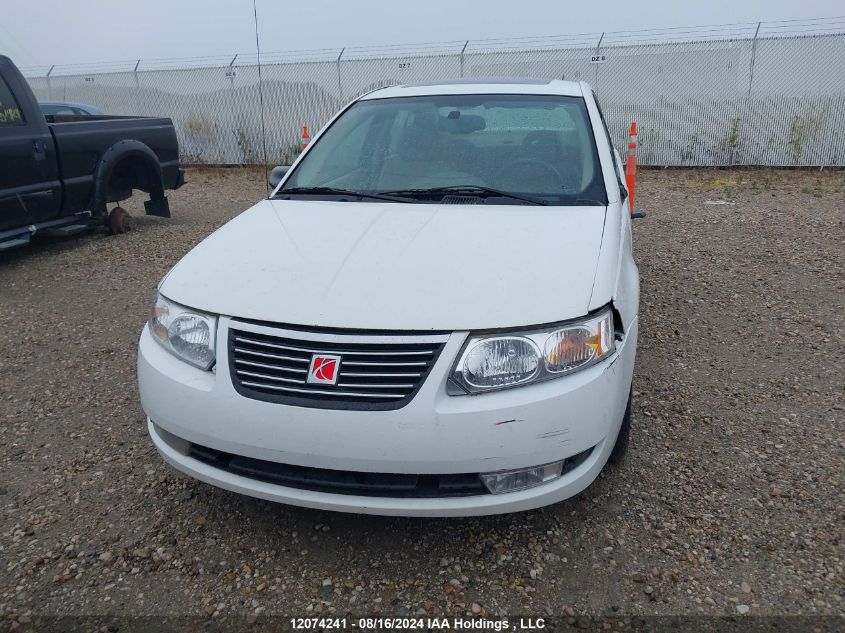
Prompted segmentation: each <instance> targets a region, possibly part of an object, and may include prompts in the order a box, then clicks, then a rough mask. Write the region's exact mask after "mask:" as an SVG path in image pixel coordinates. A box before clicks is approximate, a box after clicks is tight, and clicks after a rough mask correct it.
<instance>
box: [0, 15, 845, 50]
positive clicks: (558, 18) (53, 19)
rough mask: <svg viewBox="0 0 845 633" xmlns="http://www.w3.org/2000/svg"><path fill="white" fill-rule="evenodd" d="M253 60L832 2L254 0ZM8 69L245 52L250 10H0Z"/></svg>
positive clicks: (736, 18) (694, 20)
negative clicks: (260, 55) (11, 63)
mask: <svg viewBox="0 0 845 633" xmlns="http://www.w3.org/2000/svg"><path fill="white" fill-rule="evenodd" d="M257 2H258V16H259V27H260V34H261V47H262V52H270V51H284V50H297V49H310V48H340V47H343V46H368V45H380V44H411V43H418V42H442V41H454V40H467V39H489V38H503V37H522V36H542V35H568V34H578V33H593V32H601V31H619V30H628V29H641V28H663V27H676V26H697V25H710V24H727V23H737V22H756V21H759V20H764V21H765V20H791V19H803V18H817V17H832V16H840V15H843V14H845V7H843V6H842V2H841V0H802V1H798V0H705V1H703V2H687V1H684V0H652V1H649V0H625V1H620V0H604V1H602V2H592V1H584V0H578V1H577V2H572V1H567V0H519V1H516V0H417V1H408V0H357V1H355V0H298V1H296V2H294V1H292V0H257ZM3 4H4V8H3V11H2V13H0V53H3V54H6V55H9V56H10V57H12V59H14V60H15V61H16V62H17V63H18V65H19V66H41V65H51V64H70V63H79V62H104V61H114V60H129V59H136V58H144V59H150V58H169V57H196V56H210V55H229V54H234V53H252V52H254V50H255V33H254V30H253V29H254V26H253V16H252V0H226V1H225V2H223V1H222V0H220V1H212V0H129V1H127V0H100V1H96V0H75V1H74V2H66V1H64V0H63V1H61V2H59V1H55V0H54V1H48V2H44V1H37V0H36V1H35V2H32V1H26V0H25V1H17V2H16V1H12V0H5V1H4V3H3Z"/></svg>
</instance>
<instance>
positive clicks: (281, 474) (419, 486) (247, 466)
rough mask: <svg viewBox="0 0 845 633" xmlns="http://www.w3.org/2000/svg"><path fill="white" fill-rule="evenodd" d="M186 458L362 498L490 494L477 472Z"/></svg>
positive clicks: (199, 455) (202, 450)
mask: <svg viewBox="0 0 845 633" xmlns="http://www.w3.org/2000/svg"><path fill="white" fill-rule="evenodd" d="M593 448H595V447H592V448H588V449H587V450H585V451H581V452H580V453H578V454H577V455H573V456H572V457H567V458H566V460H564V462H563V470H562V472H561V476H563V475H566V474H567V473H569V472H571V471H573V470H575V469H576V468H577V467H578V466H580V465H581V464H583V463H584V461H586V459H587V458H588V457H589V456H590V455H591V454H592V452H593ZM188 456H190V457H193V458H194V459H196V460H199V461H201V462H203V463H205V464H208V465H209V466H213V467H214V468H219V469H220V470H225V471H226V472H229V473H232V474H233V475H240V476H241V477H248V478H250V479H255V480H258V481H265V482H267V483H271V484H277V485H280V486H287V487H288V488H298V489H301V490H312V491H314V492H330V493H333V494H341V495H360V496H363V497H408V498H434V497H466V496H470V495H487V494H490V491H489V490H487V487H486V486H485V485H484V484H483V483H482V481H481V478H480V477H479V476H478V474H477V473H458V474H447V475H413V474H405V473H365V472H358V471H351V470H333V469H329V468H309V467H306V466H292V465H290V464H279V463H276V462H271V461H267V460H264V459H255V458H253V457H243V456H241V455H233V454H232V453H226V452H224V451H218V450H217V449H214V448H208V447H207V446H201V445H199V444H191V445H190V449H189V450H188Z"/></svg>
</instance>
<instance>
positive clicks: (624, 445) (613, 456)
mask: <svg viewBox="0 0 845 633" xmlns="http://www.w3.org/2000/svg"><path fill="white" fill-rule="evenodd" d="M632 409H633V390H632V391H631V392H629V393H628V406H626V407H625V415H624V417H623V418H622V426H621V427H620V429H619V435H617V436H616V444H614V445H613V451H611V453H610V457H608V459H607V463H608V464H610V465H611V466H619V465H620V464H621V463H622V462H623V461H625V455H627V453H628V444H630V442H631V412H632Z"/></svg>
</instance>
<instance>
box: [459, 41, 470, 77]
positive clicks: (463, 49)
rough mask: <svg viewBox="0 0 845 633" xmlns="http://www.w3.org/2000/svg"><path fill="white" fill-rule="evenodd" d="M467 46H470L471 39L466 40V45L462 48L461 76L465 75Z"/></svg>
mask: <svg viewBox="0 0 845 633" xmlns="http://www.w3.org/2000/svg"><path fill="white" fill-rule="evenodd" d="M467 46H469V40H467V41H466V42H464V47H463V48H462V49H461V78H463V76H464V53H466V51H467Z"/></svg>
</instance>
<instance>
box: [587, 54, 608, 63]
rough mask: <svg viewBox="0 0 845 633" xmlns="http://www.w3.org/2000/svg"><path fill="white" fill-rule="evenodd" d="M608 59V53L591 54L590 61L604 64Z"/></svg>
mask: <svg viewBox="0 0 845 633" xmlns="http://www.w3.org/2000/svg"><path fill="white" fill-rule="evenodd" d="M606 61H607V55H591V56H590V63H591V64H603V63H605V62H606Z"/></svg>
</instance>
